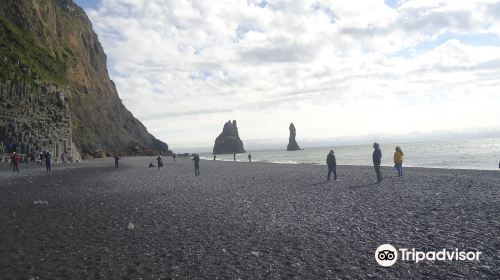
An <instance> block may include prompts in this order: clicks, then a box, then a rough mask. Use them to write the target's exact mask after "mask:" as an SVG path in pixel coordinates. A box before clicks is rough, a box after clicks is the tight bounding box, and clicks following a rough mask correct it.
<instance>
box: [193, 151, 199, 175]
mask: <svg viewBox="0 0 500 280" xmlns="http://www.w3.org/2000/svg"><path fill="white" fill-rule="evenodd" d="M193 161H194V176H200V155H199V154H196V155H194V157H193Z"/></svg>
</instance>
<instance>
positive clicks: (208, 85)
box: [87, 0, 500, 149]
mask: <svg viewBox="0 0 500 280" xmlns="http://www.w3.org/2000/svg"><path fill="white" fill-rule="evenodd" d="M499 3H500V1H490V0H484V1H483V0H481V1H427V0H409V1H398V2H394V1H393V2H391V3H390V6H389V5H388V4H386V3H385V2H384V1H382V0H378V1H360V0H349V1H347V0H342V1H339V0H335V1H333V0H321V1H307V0H298V1H284V0H268V1H257V0H248V1H247V0H236V1H234V0H231V1H230V0H227V1H222V0H221V1H217V2H214V1H189V0H142V1H139V0H103V1H102V2H101V4H100V5H99V6H98V7H97V8H95V9H88V10H87V11H88V13H89V16H90V18H91V20H92V22H93V24H94V28H95V30H96V32H97V34H98V35H99V38H100V40H101V41H102V44H103V46H104V48H105V51H106V53H107V55H108V59H109V64H108V65H109V68H110V69H109V70H110V73H111V76H112V79H113V80H114V81H115V83H116V85H117V88H118V90H119V93H120V96H121V97H122V99H123V101H124V103H125V105H126V106H127V107H128V108H129V109H130V110H131V111H132V112H133V113H134V115H136V116H137V117H138V118H139V119H141V120H143V121H144V123H145V125H146V126H147V127H148V129H149V130H150V131H151V132H152V133H153V134H155V135H157V136H158V137H159V138H161V139H163V140H165V141H167V142H168V143H169V144H170V145H171V146H172V147H173V148H174V149H175V148H176V147H182V146H186V145H188V143H189V145H191V146H193V145H199V146H210V145H212V144H213V141H214V139H215V137H216V136H217V134H218V133H219V132H220V129H221V127H222V125H223V123H224V122H225V121H227V119H237V120H238V123H239V127H240V134H241V135H242V137H243V139H244V140H245V139H248V140H253V141H258V140H259V139H280V138H282V139H283V141H284V143H285V142H286V139H287V137H288V136H287V133H288V132H287V127H288V124H289V123H290V122H291V121H293V122H294V123H295V124H296V126H297V129H298V137H299V138H300V137H301V135H302V136H303V137H305V136H306V135H307V137H309V138H328V137H336V136H349V135H362V134H373V133H388V134H389V133H393V132H394V131H395V130H397V131H398V132H401V133H403V132H405V131H406V132H414V131H422V132H427V131H430V130H432V131H436V130H450V129H460V130H466V129H489V128H494V127H499V126H500V116H499V115H498V113H496V111H497V110H495V108H494V104H499V101H500V94H499V92H500V91H499V82H498V77H499V76H500V62H499V61H500V55H499V54H500V40H499V36H500V18H499V16H498V15H499V13H498V11H499V9H498V7H500V4H499ZM479 40H480V41H481V42H480V43H479ZM375 120H376V121H375ZM179 126H181V127H182V128H185V130H182V129H179ZM193 131H194V132H196V133H193Z"/></svg>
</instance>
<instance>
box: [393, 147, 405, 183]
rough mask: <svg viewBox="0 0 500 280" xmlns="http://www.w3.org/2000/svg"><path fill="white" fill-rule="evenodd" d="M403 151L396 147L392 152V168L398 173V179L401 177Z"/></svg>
mask: <svg viewBox="0 0 500 280" xmlns="http://www.w3.org/2000/svg"><path fill="white" fill-rule="evenodd" d="M403 156H404V153H403V150H401V147H399V146H396V151H395V152H394V167H396V170H397V171H398V177H403Z"/></svg>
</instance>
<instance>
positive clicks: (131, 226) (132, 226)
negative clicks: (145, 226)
mask: <svg viewBox="0 0 500 280" xmlns="http://www.w3.org/2000/svg"><path fill="white" fill-rule="evenodd" d="M134 228H135V226H134V224H132V223H128V226H127V229H130V230H132V229H134Z"/></svg>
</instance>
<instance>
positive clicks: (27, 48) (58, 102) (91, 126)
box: [0, 0, 168, 157]
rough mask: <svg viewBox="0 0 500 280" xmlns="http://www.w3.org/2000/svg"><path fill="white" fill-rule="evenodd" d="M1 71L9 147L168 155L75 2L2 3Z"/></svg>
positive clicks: (0, 115) (4, 138)
mask: <svg viewBox="0 0 500 280" xmlns="http://www.w3.org/2000/svg"><path fill="white" fill-rule="evenodd" d="M0 69H1V71H0V89H1V91H0V110H1V111H0V142H3V143H0V144H3V145H2V147H4V148H5V144H6V143H7V144H8V143H10V142H15V143H16V144H17V145H18V146H23V147H25V148H24V149H23V152H25V153H28V152H31V151H32V150H34V149H48V150H52V151H54V152H56V150H57V149H60V150H61V152H60V153H63V152H67V151H69V150H71V149H72V148H73V152H78V151H79V152H81V153H85V154H89V155H103V154H111V153H113V152H115V151H116V152H120V153H123V154H153V153H157V152H161V153H164V154H165V153H167V152H168V146H167V145H166V144H165V143H163V142H162V141H160V140H158V139H156V138H155V137H153V136H152V135H151V134H149V133H148V131H147V130H146V128H145V127H144V125H143V124H142V123H141V122H140V121H138V120H137V119H136V118H134V116H133V115H132V114H131V113H130V112H129V111H128V110H127V109H126V108H125V106H124V105H123V104H122V102H121V100H120V98H119V96H118V92H117V90H116V87H115V85H114V83H113V81H111V80H110V78H109V75H108V71H107V67H106V55H105V53H104V51H103V49H102V47H101V44H100V43H99V40H98V38H97V35H96V34H95V33H94V32H93V30H92V24H91V22H90V20H89V19H88V17H87V15H86V14H85V12H84V10H83V9H81V8H80V7H78V6H77V5H76V4H75V3H73V1H72V0H2V2H1V3H0ZM0 152H1V151H0ZM74 156H75V157H76V156H77V154H76V153H75V154H74Z"/></svg>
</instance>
